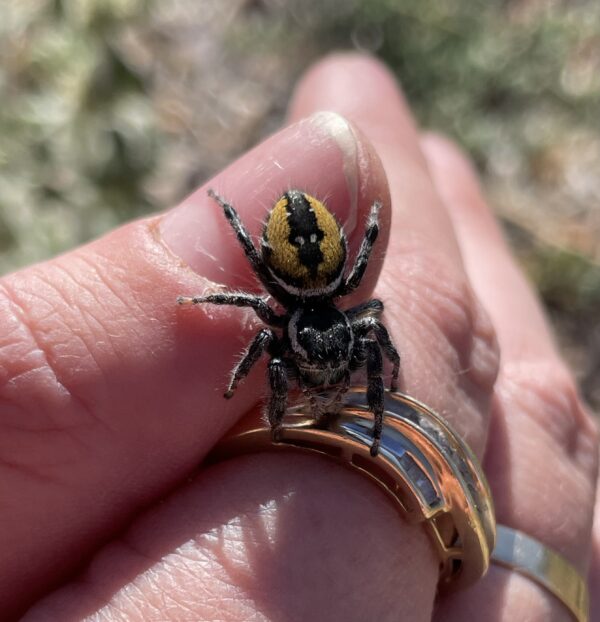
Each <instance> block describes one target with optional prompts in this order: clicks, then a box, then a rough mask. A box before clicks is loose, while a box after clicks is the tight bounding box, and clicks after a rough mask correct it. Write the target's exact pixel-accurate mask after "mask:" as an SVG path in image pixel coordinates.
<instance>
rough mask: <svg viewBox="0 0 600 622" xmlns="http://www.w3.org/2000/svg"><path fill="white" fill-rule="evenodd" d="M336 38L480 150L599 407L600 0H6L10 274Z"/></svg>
mask: <svg viewBox="0 0 600 622" xmlns="http://www.w3.org/2000/svg"><path fill="white" fill-rule="evenodd" d="M334 49H359V50H365V51H369V52H371V53H374V54H377V55H378V56H380V57H381V58H383V59H384V60H385V61H386V62H387V63H388V64H389V65H390V67H391V68H392V69H393V71H395V72H396V74H397V75H398V77H399V78H400V80H401V81H402V84H403V87H404V90H405V92H406V94H407V97H408V99H409V101H410V102H411V104H412V106H413V108H414V110H415V114H416V115H417V117H418V119H419V121H420V122H421V123H422V124H423V125H425V126H427V127H429V128H434V129H436V130H438V131H442V132H445V133H447V134H449V135H450V136H452V137H453V138H454V139H455V140H457V141H458V142H459V143H460V144H461V145H462V146H463V147H464V148H466V149H467V150H468V151H469V152H470V153H471V155H472V157H473V158H474V160H475V162H476V164H477V166H478V168H479V170H480V172H481V174H482V176H483V180H484V184H485V187H486V191H487V194H488V197H489V198H490V201H491V202H492V204H493V206H494V208H495V209H496V211H497V213H498V215H499V217H500V218H501V220H502V222H503V224H504V225H505V228H506V231H507V234H508V236H509V238H510V240H511V242H512V243H513V246H514V248H515V249H516V251H517V253H518V255H519V257H520V260H521V261H522V263H523V265H524V266H525V268H526V270H527V271H528V273H529V275H530V277H531V279H532V280H533V281H534V282H535V283H536V285H537V287H538V289H539V291H540V293H541V295H542V297H543V299H544V301H545V302H546V305H547V307H548V309H549V312H550V314H551V317H552V320H553V322H554V323H555V326H556V328H557V331H558V334H559V339H560V343H561V346H562V348H563V351H564V352H565V354H566V356H567V357H568V359H569V360H570V361H571V363H572V364H573V366H574V367H575V370H576V372H577V375H578V378H579V381H580V383H581V386H582V389H583V392H584V395H585V397H586V398H587V400H588V401H589V402H590V403H591V405H592V406H593V407H594V408H595V409H596V410H598V409H600V3H599V2H598V1H597V0H578V1H575V2H574V1H572V0H571V1H564V2H559V1H556V0H512V1H509V0H504V1H502V2H501V1H499V0H496V1H494V0H444V2H439V1H438V0H227V1H223V0H155V1H152V0H146V1H142V0H4V1H3V2H2V3H1V4H0V273H6V272H8V271H11V270H14V269H16V268H18V267H20V266H23V265H25V264H28V263H31V262H33V261H38V260H41V259H44V258H46V257H49V256H52V255H55V254H56V253H59V252H61V251H63V250H65V249H68V248H70V247H72V246H75V245H77V244H79V243H81V242H83V241H86V240H88V239H90V238H92V237H96V236H98V235H100V234H101V233H103V232H104V231H106V230H107V229H110V228H111V227H114V226H115V225H117V224H118V223H120V222H122V221H124V220H127V219H131V218H134V217H137V216H141V215H144V214H147V213H151V212H154V211H156V210H159V209H162V208H163V207H166V206H169V205H171V204H173V203H175V202H176V201H178V200H179V199H181V198H182V197H184V196H185V195H186V194H188V193H189V192H190V191H191V190H192V189H193V188H194V187H195V186H196V185H197V184H198V183H199V182H201V181H203V180H204V179H206V178H207V177H208V176H210V175H211V174H212V173H214V172H215V171H217V170H218V169H220V168H222V167H223V166H224V165H226V164H227V163H228V162H229V161H230V160H231V159H232V158H235V157H236V156H237V155H238V154H240V153H242V152H243V151H244V150H246V149H247V148H248V147H249V146H251V145H253V144H255V143H256V142H257V141H259V140H260V139H261V138H263V137H264V136H265V135H267V134H269V133H270V132H272V131H274V130H275V129H276V128H277V127H278V126H279V124H280V123H281V121H282V118H283V115H284V111H285V106H286V103H287V101H288V98H289V96H290V92H291V89H292V87H293V84H294V82H295V80H296V79H297V77H298V76H299V75H300V73H301V72H302V71H303V69H305V68H306V67H307V65H308V64H309V63H311V62H312V61H313V60H314V59H316V58H318V57H319V56H320V55H322V54H324V53H325V52H327V51H330V50H334ZM506 295H507V296H509V295H510V292H506ZM515 321H516V322H517V321H519V318H515Z"/></svg>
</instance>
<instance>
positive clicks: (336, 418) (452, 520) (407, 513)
mask: <svg viewBox="0 0 600 622" xmlns="http://www.w3.org/2000/svg"><path fill="white" fill-rule="evenodd" d="M303 408H304V405H302V406H299V407H292V408H289V409H288V411H287V413H286V417H285V421H284V426H283V428H282V429H281V433H280V435H279V437H278V439H277V440H276V441H274V440H273V438H272V431H271V428H270V426H269V425H268V424H266V423H265V422H264V421H263V420H262V418H260V416H259V415H258V413H256V416H255V417H254V419H252V418H245V419H243V420H242V421H241V422H240V423H239V424H238V426H237V427H234V428H233V429H232V430H231V432H230V433H229V434H228V435H227V436H226V437H225V438H224V439H223V440H222V441H221V442H220V443H219V444H218V445H217V447H216V448H215V450H214V451H213V452H212V453H211V455H210V456H209V457H208V461H209V462H216V461H219V460H222V459H224V458H228V457H233V456H236V455H239V454H244V453H254V452H257V451H265V450H271V451H278V450H286V449H288V450H289V449H290V448H291V449H295V450H302V451H305V452H313V453H315V452H316V453H318V454H321V455H329V456H331V457H332V458H334V459H336V460H337V461H339V462H341V463H342V464H344V465H345V466H347V467H350V468H352V469H354V470H357V471H359V472H360V473H361V474H362V475H365V476H367V477H369V478H370V479H371V480H372V481H373V482H375V483H376V484H377V485H378V486H380V487H381V488H382V489H383V490H384V492H386V493H387V494H388V495H389V496H390V498H391V499H392V500H393V501H394V502H395V504H396V507H397V508H398V509H399V510H400V511H401V513H402V515H403V516H404V517H405V518H406V519H407V520H408V521H410V522H412V523H419V522H422V523H423V524H424V526H425V527H426V528H427V531H428V533H429V535H430V537H431V539H432V542H433V544H434V547H435V549H436V550H437V552H438V554H439V558H440V587H441V588H443V587H452V588H454V587H456V588H458V587H466V586H468V585H471V584H473V583H475V582H476V581H477V580H478V579H479V578H481V577H482V576H483V575H484V574H485V572H486V571H487V569H488V566H489V561H490V555H491V552H492V550H493V548H494V538H495V519H494V509H493V504H492V498H491V495H490V492H489V488H488V485H487V482H486V479H485V476H484V475H483V471H482V470H481V467H480V466H479V464H478V462H477V459H476V458H475V456H474V455H473V453H472V452H471V450H470V449H469V448H468V447H467V445H466V444H465V443H464V442H463V441H462V440H461V439H460V438H459V437H458V436H457V435H456V434H455V433H454V432H453V431H452V430H451V429H450V427H449V426H448V424H447V423H446V422H445V421H444V420H443V419H442V418H441V417H440V416H439V415H437V414H436V413H435V412H433V411H432V410H431V409H430V408H428V407H427V406H425V405H424V404H421V403H420V402H418V401H417V400H414V399H413V398H411V397H409V396H406V395H403V394H401V393H390V392H386V395H385V414H384V421H385V425H384V428H383V435H382V438H381V445H380V449H379V454H378V455H377V456H376V457H371V455H370V448H371V442H372V427H373V415H372V413H371V411H370V409H369V407H368V405H367V400H366V390H365V389H364V388H362V387H354V388H351V389H350V390H349V391H348V393H347V394H346V398H345V404H344V406H343V407H342V408H341V409H340V410H339V412H338V413H337V414H335V415H328V416H327V417H324V418H323V420H322V421H319V422H316V421H315V420H314V418H313V417H309V416H307V415H306V414H305V413H303V410H302V409H303Z"/></svg>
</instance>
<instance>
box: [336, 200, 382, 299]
mask: <svg viewBox="0 0 600 622" xmlns="http://www.w3.org/2000/svg"><path fill="white" fill-rule="evenodd" d="M380 209H381V203H380V202H379V201H375V203H373V205H372V206H371V212H370V213H369V218H368V220H367V228H366V231H365V236H364V237H363V239H362V242H361V243H360V248H359V249H358V254H357V255H356V259H355V260H354V266H353V267H352V270H351V271H350V274H349V275H348V277H347V278H346V280H345V281H344V282H343V283H342V286H341V291H340V293H339V294H337V293H336V295H341V296H345V295H346V294H349V293H350V292H351V291H353V290H355V289H356V288H357V287H358V286H359V285H360V282H361V281H362V278H363V276H364V274H365V270H366V269H367V264H368V263H369V257H370V255H371V251H372V250H373V246H374V244H375V240H377V236H378V235H379V210H380Z"/></svg>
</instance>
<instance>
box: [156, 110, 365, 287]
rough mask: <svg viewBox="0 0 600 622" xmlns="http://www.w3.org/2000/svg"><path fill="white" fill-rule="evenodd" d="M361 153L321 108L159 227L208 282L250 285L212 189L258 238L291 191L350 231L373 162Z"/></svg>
mask: <svg viewBox="0 0 600 622" xmlns="http://www.w3.org/2000/svg"><path fill="white" fill-rule="evenodd" d="M362 150H363V148H362V147H361V145H360V144H359V141H358V140H357V137H356V134H355V132H354V130H353V128H352V126H351V125H350V123H348V121H346V119H344V118H343V117H341V116H340V115H338V114H336V113H333V112H318V113H316V114H314V115H312V116H311V117H308V118H307V119H304V120H302V121H299V122H298V123H295V124H293V125H291V126H289V127H287V128H285V129H284V130H282V131H280V132H278V133H277V134H275V135H274V136H272V137H271V138H269V139H267V140H266V141H265V142H263V143H261V144H260V145H258V146H257V147H255V148H254V149H253V150H252V151H250V152H248V153H247V154H245V155H244V156H242V157H241V158H240V159H239V160H237V161H236V162H235V163H233V164H232V165H231V166H229V167H228V168H227V169H225V170H224V171H223V172H221V173H219V174H218V175H217V176H216V177H214V178H213V179H212V180H211V181H210V182H208V183H206V184H205V185H204V186H202V187H201V188H200V189H199V190H197V191H196V192H194V193H193V194H192V195H191V196H189V197H188V198H187V199H185V200H184V201H183V202H182V203H181V204H180V205H178V206H177V207H175V208H173V209H172V210H170V211H169V212H167V213H166V214H165V216H164V217H163V219H162V221H161V223H160V227H159V230H160V233H161V236H162V240H163V242H164V243H165V244H166V245H167V246H168V247H169V249H170V250H171V252H172V253H174V254H175V255H177V256H178V257H179V258H181V259H182V260H183V261H184V262H185V263H186V264H188V265H189V266H190V267H191V268H192V269H193V270H195V271H196V272H198V273H199V274H202V275H203V276H205V277H206V278H207V279H208V280H211V281H214V282H217V283H224V284H228V285H238V286H243V285H248V284H249V278H248V271H247V269H246V265H245V259H244V258H243V253H242V251H241V248H240V247H239V244H237V242H236V240H235V235H234V234H233V232H232V230H231V227H230V226H229V223H228V222H227V221H226V220H225V218H224V216H223V213H222V210H221V208H220V207H219V205H218V204H217V203H216V201H214V199H212V198H210V197H209V196H208V195H207V189H208V188H213V189H214V190H215V191H216V192H218V193H219V194H220V195H221V196H223V197H224V198H225V199H226V200H227V201H229V202H230V203H231V204H232V205H233V206H234V207H235V208H236V210H237V211H238V213H239V215H240V218H241V219H242V222H243V223H244V225H245V226H246V228H247V229H248V230H249V231H250V233H251V235H252V236H253V239H254V240H255V242H256V240H257V238H258V236H260V234H261V232H262V225H263V222H264V220H265V217H266V215H267V213H268V211H269V210H270V208H271V206H272V205H274V203H275V202H276V201H277V199H278V198H279V197H280V196H281V195H282V194H283V193H284V192H286V191H287V190H289V189H291V188H298V189H300V190H303V191H304V192H307V193H309V194H312V195H314V196H316V197H317V198H319V199H321V200H324V201H325V202H326V204H327V205H328V207H329V209H331V211H332V212H333V213H334V214H335V215H336V216H337V218H338V220H339V221H340V222H341V223H342V224H343V226H344V229H345V231H346V233H347V234H351V233H352V231H353V230H354V228H355V227H356V221H357V210H358V206H357V203H358V197H359V192H360V187H359V183H360V178H361V175H362V173H361V168H362V167H364V166H368V164H367V162H368V158H366V157H361V153H362ZM251 283H252V281H250V284H251Z"/></svg>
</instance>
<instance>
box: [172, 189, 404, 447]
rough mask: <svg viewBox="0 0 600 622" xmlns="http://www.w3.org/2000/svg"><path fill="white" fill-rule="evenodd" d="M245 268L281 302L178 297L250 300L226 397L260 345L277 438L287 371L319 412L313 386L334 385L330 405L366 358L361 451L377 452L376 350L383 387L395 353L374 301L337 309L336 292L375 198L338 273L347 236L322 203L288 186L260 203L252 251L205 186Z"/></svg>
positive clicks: (218, 297) (370, 236)
mask: <svg viewBox="0 0 600 622" xmlns="http://www.w3.org/2000/svg"><path fill="white" fill-rule="evenodd" d="M208 194H209V196H211V197H212V198H213V199H215V201H217V203H218V204H219V205H220V206H221V208H222V209H223V212H224V214H225V218H227V220H228V221H229V223H230V225H231V227H232V228H233V230H234V232H235V234H236V236H237V239H238V241H239V243H240V244H241V246H242V248H243V250H244V253H245V254H246V257H247V258H248V261H249V262H250V265H251V266H252V269H253V270H254V272H255V273H256V275H257V277H258V278H259V279H260V281H261V283H262V285H263V286H264V288H265V290H266V292H267V293H268V294H270V295H271V296H272V297H273V298H274V299H275V300H276V301H278V302H279V303H280V305H281V306H282V307H283V309H284V313H282V314H280V313H277V312H276V311H275V310H273V309H272V308H271V307H270V306H269V305H268V304H267V302H266V300H265V299H264V297H261V296H256V295H254V294H250V293H244V292H222V293H213V294H208V295H204V296H194V297H187V296H180V297H179V298H178V299H177V302H178V303H179V304H191V305H198V304H205V303H209V304H215V305H234V306H236V307H250V308H252V309H253V310H254V311H255V313H256V315H257V316H258V317H259V318H260V319H261V320H262V321H263V322H264V323H265V324H266V326H267V327H265V328H263V329H261V330H260V331H259V332H258V333H257V334H256V335H255V337H254V339H253V340H252V341H251V343H250V345H249V346H248V347H247V348H246V350H245V351H244V353H243V356H242V358H241V360H240V361H239V363H238V364H237V365H236V366H235V367H234V369H233V370H232V373H231V379H230V382H229V386H228V387H227V391H226V392H225V397H226V398H231V397H232V396H233V394H234V392H235V389H236V387H237V385H238V383H239V382H240V380H242V379H243V378H244V377H245V376H246V375H247V374H248V373H249V371H250V369H251V368H252V366H253V365H254V364H255V363H256V362H257V361H258V360H259V358H260V357H261V355H262V354H263V353H264V352H267V353H268V354H269V356H270V357H271V358H270V361H269V363H268V379H269V384H270V388H271V394H270V397H269V400H268V402H267V404H266V408H265V411H266V412H265V414H266V417H267V418H268V421H269V423H270V425H271V429H272V431H273V436H274V438H275V439H277V438H278V436H279V433H280V431H281V427H282V425H283V417H284V415H285V411H286V404H287V397H288V387H289V384H290V381H291V380H295V381H296V383H297V384H298V386H299V388H300V389H301V391H302V392H303V394H304V395H305V396H306V397H307V398H308V399H309V403H310V406H311V409H312V410H313V415H314V416H317V414H318V415H319V416H320V413H317V412H315V411H318V405H317V402H316V398H315V395H314V392H315V391H317V390H318V391H322V390H328V389H330V388H331V387H335V388H336V389H337V393H336V397H335V399H334V403H335V404H336V405H338V406H339V404H340V402H341V399H342V396H343V394H344V393H345V392H346V391H347V390H348V388H349V386H350V376H351V373H352V372H353V371H355V370H358V369H359V368H362V367H365V366H366V371H367V385H368V386H367V403H368V406H369V409H370V410H371V411H372V413H373V416H374V425H373V443H372V445H371V455H372V456H376V455H377V453H378V451H379V444H380V441H381V432H382V428H383V410H384V385H383V378H382V375H383V361H382V354H381V353H382V351H383V353H384V354H385V356H386V357H387V358H388V359H389V361H390V362H391V363H392V365H393V371H392V378H391V383H390V389H391V390H392V391H395V390H396V388H397V380H398V372H399V368H400V356H399V354H398V351H397V350H396V348H395V347H394V344H393V343H392V340H391V338H390V335H389V333H388V331H387V329H386V328H385V326H384V325H383V324H382V322H381V320H380V319H379V317H380V315H381V313H382V311H383V303H382V302H381V301H380V300H376V299H372V300H368V301H366V302H363V303H361V304H359V305H357V306H355V307H352V308H351V309H348V310H347V311H341V310H340V309H338V308H337V306H336V304H335V302H336V300H337V299H339V298H342V297H343V296H346V295H348V294H349V293H350V292H352V291H353V290H355V289H356V288H357V287H358V285H359V284H360V282H361V280H362V278H363V275H364V273H365V270H366V268H367V264H368V262H369V256H370V254H371V250H372V249H373V245H374V243H375V240H376V239H377V235H378V233H379V210H380V209H381V203H379V202H378V201H376V202H375V203H373V205H372V207H371V210H370V213H369V217H368V220H367V224H366V230H365V235H364V238H363V240H362V243H361V245H360V249H359V251H358V254H357V256H356V259H355V261H354V265H353V266H352V269H351V270H350V271H349V273H348V274H347V275H346V274H345V268H346V262H347V255H348V243H347V240H346V236H345V234H344V231H343V230H342V228H341V226H340V225H339V223H338V222H337V220H336V219H335V217H334V216H333V214H332V213H331V212H330V211H329V210H328V209H327V208H326V207H325V205H324V204H323V203H322V202H321V201H319V200H318V199H316V198H314V197H313V196H310V195H308V194H306V193H305V192H302V191H300V190H289V191H288V192H286V193H285V194H284V195H283V196H281V198H279V200H278V201H277V202H276V203H275V205H274V206H273V208H272V209H271V211H270V212H269V214H268V216H267V219H266V222H265V224H264V229H263V233H262V238H261V243H260V252H259V251H258V249H257V248H256V246H255V245H254V243H253V241H252V238H251V236H250V234H249V233H248V231H247V230H246V228H245V227H244V225H243V224H242V222H241V220H240V218H239V216H238V214H237V212H236V210H235V209H234V208H233V206H232V205H230V204H229V203H228V202H227V201H226V200H225V199H224V198H223V197H221V196H219V195H218V194H217V193H216V192H214V191H213V190H209V191H208Z"/></svg>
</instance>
